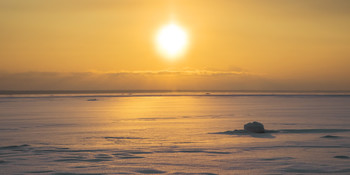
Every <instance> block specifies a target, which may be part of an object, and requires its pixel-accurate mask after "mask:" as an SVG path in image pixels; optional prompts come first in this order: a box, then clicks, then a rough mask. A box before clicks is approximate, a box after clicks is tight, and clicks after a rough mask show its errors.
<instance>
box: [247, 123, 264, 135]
mask: <svg viewBox="0 0 350 175" xmlns="http://www.w3.org/2000/svg"><path fill="white" fill-rule="evenodd" d="M244 130H245V131H247V132H253V133H265V129H264V125H263V124H262V123H260V122H256V121H254V122H251V123H247V124H245V125H244Z"/></svg>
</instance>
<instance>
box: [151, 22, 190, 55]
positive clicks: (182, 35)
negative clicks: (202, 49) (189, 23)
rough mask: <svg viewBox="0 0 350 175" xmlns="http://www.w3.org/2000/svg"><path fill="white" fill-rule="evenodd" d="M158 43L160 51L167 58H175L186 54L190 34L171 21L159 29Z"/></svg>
mask: <svg viewBox="0 0 350 175" xmlns="http://www.w3.org/2000/svg"><path fill="white" fill-rule="evenodd" d="M156 44H157V49H158V51H159V52H160V53H161V54H162V55H163V56H164V57H165V58H167V59H169V60H174V59H175V58H178V57H180V56H182V55H183V54H184V52H185V49H186V47H187V45H188V36H187V33H186V31H185V30H184V29H182V28H181V27H180V26H178V25H176V24H175V23H170V24H168V25H165V26H163V27H162V28H161V29H160V30H159V31H158V33H157V36H156Z"/></svg>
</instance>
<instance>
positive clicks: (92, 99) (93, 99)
mask: <svg viewBox="0 0 350 175" xmlns="http://www.w3.org/2000/svg"><path fill="white" fill-rule="evenodd" d="M87 101H97V99H96V98H91V99H88V100H87Z"/></svg>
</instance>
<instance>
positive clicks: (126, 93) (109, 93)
mask: <svg viewBox="0 0 350 175" xmlns="http://www.w3.org/2000/svg"><path fill="white" fill-rule="evenodd" d="M33 96H37V97H130V96H139V97H141V96H350V91H318V90H315V91H282V90H275V91H273V90H266V91H260V90H176V91H175V90H174V91H172V90H42V91H39V90H38V91H11V90H2V91H0V97H33Z"/></svg>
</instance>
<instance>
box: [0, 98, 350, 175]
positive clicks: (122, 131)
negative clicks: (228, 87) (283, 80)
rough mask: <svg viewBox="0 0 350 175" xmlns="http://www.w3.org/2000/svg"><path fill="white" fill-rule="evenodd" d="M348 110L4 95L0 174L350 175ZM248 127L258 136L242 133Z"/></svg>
mask: <svg viewBox="0 0 350 175" xmlns="http://www.w3.org/2000/svg"><path fill="white" fill-rule="evenodd" d="M88 99H98V100H97V101H94V102H91V101H88ZM349 106H350V97H349V96H332V95H329V96H327V95H321V96H302V95H297V96H293V95H289V96H279V95H272V96H259V95H250V96H244V95H243V96H216V95H215V93H211V94H210V96H209V95H207V96H190V95H186V96H157V95H155V96H137V94H134V96H120V97H119V96H111V97H108V96H105V97H101V96H99V97H85V96H78V95H76V96H73V95H71V96H60V97H54V96H44V97H43V96H35V95H32V96H26V97H9V96H3V97H0V174H56V175H59V174H195V173H197V174H321V173H322V174H349V173H350V169H349V167H350V162H349V160H350V159H349V157H350V127H349V126H350V125H349V124H350V108H349ZM252 121H258V122H260V123H262V124H263V125H264V129H265V132H264V133H254V132H247V131H245V130H244V129H242V127H243V126H244V124H247V123H249V122H252ZM248 130H249V129H248Z"/></svg>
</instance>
